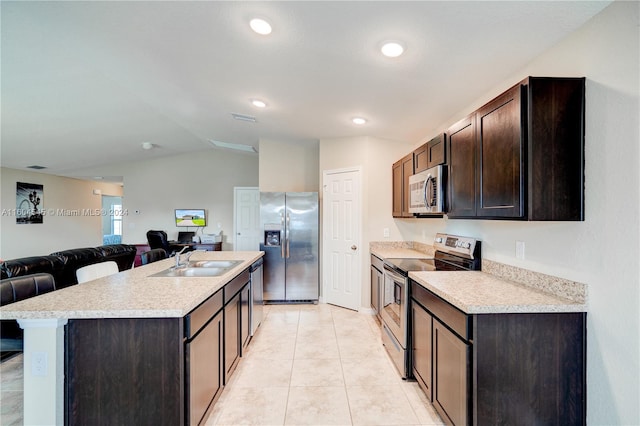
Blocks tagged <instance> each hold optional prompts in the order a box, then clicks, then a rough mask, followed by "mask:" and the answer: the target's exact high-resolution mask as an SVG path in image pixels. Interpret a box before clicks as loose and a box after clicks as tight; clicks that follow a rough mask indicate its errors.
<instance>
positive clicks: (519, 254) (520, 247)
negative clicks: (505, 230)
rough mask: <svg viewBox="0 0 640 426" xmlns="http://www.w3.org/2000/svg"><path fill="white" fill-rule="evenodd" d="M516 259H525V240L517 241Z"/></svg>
mask: <svg viewBox="0 0 640 426" xmlns="http://www.w3.org/2000/svg"><path fill="white" fill-rule="evenodd" d="M516 259H520V260H524V241H516Z"/></svg>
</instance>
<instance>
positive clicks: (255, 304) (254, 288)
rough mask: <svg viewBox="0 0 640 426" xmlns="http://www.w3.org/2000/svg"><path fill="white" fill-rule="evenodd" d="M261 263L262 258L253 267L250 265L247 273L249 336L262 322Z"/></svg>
mask: <svg viewBox="0 0 640 426" xmlns="http://www.w3.org/2000/svg"><path fill="white" fill-rule="evenodd" d="M263 263H264V261H263V260H262V258H260V259H258V260H256V261H255V262H254V263H253V265H251V268H250V269H249V272H250V273H251V281H250V283H251V284H250V286H251V292H250V297H251V309H250V310H249V316H250V319H249V321H250V322H251V336H253V335H254V334H255V333H256V331H257V329H258V327H259V326H260V323H261V322H262V317H263V314H264V308H263V307H262V305H263V299H262V292H263V286H262V265H263Z"/></svg>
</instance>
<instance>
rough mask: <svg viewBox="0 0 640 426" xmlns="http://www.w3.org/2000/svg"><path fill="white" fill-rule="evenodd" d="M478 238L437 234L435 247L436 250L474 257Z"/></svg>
mask: <svg viewBox="0 0 640 426" xmlns="http://www.w3.org/2000/svg"><path fill="white" fill-rule="evenodd" d="M476 243H477V240H476V239H475V238H469V237H460V236H457V235H449V234H436V238H435V239H434V242H433V247H434V248H435V249H436V250H439V251H443V252H446V253H452V254H456V255H458V256H462V257H465V258H467V259H473V256H474V252H475V249H476Z"/></svg>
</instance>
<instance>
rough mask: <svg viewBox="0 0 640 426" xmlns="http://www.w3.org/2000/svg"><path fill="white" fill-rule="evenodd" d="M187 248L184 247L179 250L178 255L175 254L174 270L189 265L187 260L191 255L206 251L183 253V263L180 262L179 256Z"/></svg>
mask: <svg viewBox="0 0 640 426" xmlns="http://www.w3.org/2000/svg"><path fill="white" fill-rule="evenodd" d="M187 248H188V246H185V247H183V248H182V250H180V253H176V256H175V258H176V269H178V268H180V267H182V266H187V265H188V264H189V259H190V258H191V256H192V255H193V253H195V252H197V251H206V250H192V251H189V252H187V253H185V254H184V255H183V256H182V259H183V262H180V258H181V257H180V255H181V254H182V253H183V252H184V251H185V250H186V249H187Z"/></svg>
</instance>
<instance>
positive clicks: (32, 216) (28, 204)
mask: <svg viewBox="0 0 640 426" xmlns="http://www.w3.org/2000/svg"><path fill="white" fill-rule="evenodd" d="M43 203H44V186H43V185H38V184H36V183H24V182H17V183H16V223H17V224H28V223H42V217H43V214H42V212H43V209H44V204H43Z"/></svg>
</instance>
